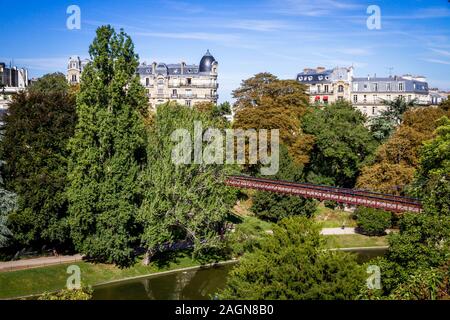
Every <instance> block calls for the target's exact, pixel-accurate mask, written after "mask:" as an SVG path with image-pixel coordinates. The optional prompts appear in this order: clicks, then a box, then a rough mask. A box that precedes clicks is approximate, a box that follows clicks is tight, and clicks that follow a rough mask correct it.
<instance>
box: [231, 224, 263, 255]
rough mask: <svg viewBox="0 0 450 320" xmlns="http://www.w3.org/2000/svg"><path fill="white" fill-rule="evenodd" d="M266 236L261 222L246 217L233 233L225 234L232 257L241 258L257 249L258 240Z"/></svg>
mask: <svg viewBox="0 0 450 320" xmlns="http://www.w3.org/2000/svg"><path fill="white" fill-rule="evenodd" d="M267 235H268V234H267V232H266V231H265V229H264V227H263V225H262V223H261V220H259V219H256V218H254V217H247V218H246V219H245V220H244V221H243V222H242V223H239V224H237V225H236V227H235V229H234V232H229V233H228V234H227V239H226V241H227V247H229V249H230V251H231V254H232V255H233V256H241V255H243V254H244V253H246V252H251V251H253V250H254V249H255V248H257V247H258V246H259V243H260V240H261V239H262V238H264V237H265V236H267Z"/></svg>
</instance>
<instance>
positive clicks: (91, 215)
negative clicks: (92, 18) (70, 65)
mask: <svg viewBox="0 0 450 320" xmlns="http://www.w3.org/2000/svg"><path fill="white" fill-rule="evenodd" d="M89 54H90V57H91V61H92V62H90V63H89V64H88V65H87V66H86V67H85V68H84V71H83V77H82V81H81V86H80V91H79V93H78V96H77V108H76V111H77V115H78V122H77V125H76V128H75V135H74V137H73V138H72V139H71V141H70V144H69V148H70V151H71V161H70V164H69V175H68V178H69V187H68V192H67V193H68V197H69V204H70V206H69V212H70V226H71V235H72V238H73V241H74V244H75V247H76V249H77V250H78V251H79V252H81V253H83V254H86V255H87V256H89V257H92V258H95V259H96V260H99V261H105V262H109V263H116V264H119V265H126V264H128V263H130V262H131V261H132V259H133V246H134V244H136V241H137V240H138V230H137V227H138V226H137V224H136V220H135V219H136V214H137V209H138V207H139V205H140V197H141V192H140V189H139V184H138V178H139V174H140V171H141V168H142V167H143V166H144V165H145V139H146V132H145V126H144V120H143V116H142V114H141V113H144V112H145V111H146V110H147V100H146V97H145V91H144V88H143V87H142V86H141V85H140V83H139V77H138V75H137V74H136V68H137V66H138V56H137V55H136V54H135V52H134V45H133V42H132V40H131V38H130V37H129V36H128V35H127V34H125V33H124V32H123V31H122V30H121V31H120V32H119V33H116V32H115V30H114V29H113V28H112V27H110V26H102V27H99V28H98V29H97V32H96V37H95V39H94V41H93V43H92V44H91V46H90V48H89Z"/></svg>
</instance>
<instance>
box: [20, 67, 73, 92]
mask: <svg viewBox="0 0 450 320" xmlns="http://www.w3.org/2000/svg"><path fill="white" fill-rule="evenodd" d="M68 90H69V84H68V83H67V79H66V76H65V75H64V74H63V73H61V72H55V73H49V74H46V75H45V76H43V77H41V78H39V79H38V81H36V82H33V84H32V85H31V86H30V87H29V88H28V91H29V92H34V93H42V94H46V93H51V92H55V91H56V92H67V91H68Z"/></svg>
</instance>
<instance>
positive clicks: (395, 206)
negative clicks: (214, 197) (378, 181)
mask: <svg viewBox="0 0 450 320" xmlns="http://www.w3.org/2000/svg"><path fill="white" fill-rule="evenodd" d="M225 183H226V184H227V185H229V186H233V187H238V188H247V189H255V190H261V191H268V192H275V193H284V194H290V195H297V196H301V197H304V198H314V199H319V200H320V201H323V200H332V201H336V202H339V203H344V204H349V205H356V206H365V207H370V208H377V209H383V210H386V211H390V212H406V211H410V212H421V210H422V204H421V203H420V201H419V200H418V199H414V198H408V197H400V196H394V195H388V194H381V193H376V192H371V191H365V190H356V189H346V188H337V187H330V186H323V185H314V184H310V183H296V182H290V181H280V180H271V179H266V178H253V177H246V176H229V177H228V178H227V179H226V181H225Z"/></svg>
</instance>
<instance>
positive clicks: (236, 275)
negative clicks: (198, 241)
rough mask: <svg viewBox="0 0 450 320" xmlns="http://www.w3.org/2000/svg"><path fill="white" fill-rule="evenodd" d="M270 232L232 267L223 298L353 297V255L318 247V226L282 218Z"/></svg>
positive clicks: (356, 279)
mask: <svg viewBox="0 0 450 320" xmlns="http://www.w3.org/2000/svg"><path fill="white" fill-rule="evenodd" d="M273 231H274V234H273V236H267V237H265V238H264V240H262V242H261V244H260V247H259V248H257V249H255V251H253V252H250V253H246V254H245V255H244V256H243V257H242V258H241V260H240V262H239V265H238V266H237V267H236V268H234V269H233V270H232V271H231V274H230V276H229V278H228V282H227V286H226V288H225V289H224V290H223V292H221V294H220V297H221V298H223V299H250V300H259V299H293V300H298V299H300V300H303V299H354V298H355V297H356V296H357V294H358V292H359V290H360V288H361V286H363V285H364V277H365V274H364V270H363V268H362V267H361V266H360V265H358V264H357V262H356V260H355V256H353V255H351V254H348V253H344V252H332V251H326V250H323V249H324V247H323V240H322V238H321V236H320V234H319V229H318V226H317V225H314V223H313V222H312V221H311V220H309V219H307V218H305V217H290V218H286V219H283V220H282V221H280V223H279V224H278V225H277V226H274V228H273Z"/></svg>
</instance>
